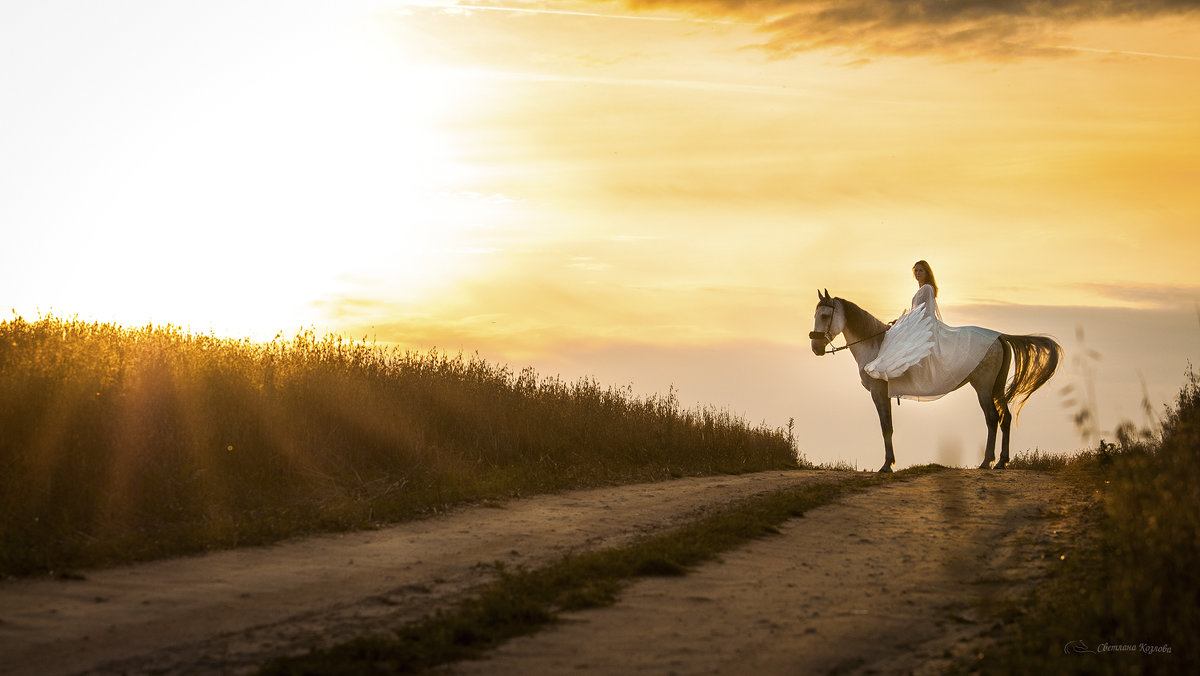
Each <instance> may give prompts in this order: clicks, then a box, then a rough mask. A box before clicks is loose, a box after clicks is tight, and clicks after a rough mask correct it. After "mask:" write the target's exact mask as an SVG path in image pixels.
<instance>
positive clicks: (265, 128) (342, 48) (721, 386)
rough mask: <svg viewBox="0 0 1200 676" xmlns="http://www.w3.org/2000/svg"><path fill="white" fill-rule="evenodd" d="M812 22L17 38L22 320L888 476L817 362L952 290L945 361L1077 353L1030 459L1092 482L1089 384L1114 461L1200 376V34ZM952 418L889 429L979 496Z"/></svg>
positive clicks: (1181, 16)
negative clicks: (152, 326) (1046, 457)
mask: <svg viewBox="0 0 1200 676" xmlns="http://www.w3.org/2000/svg"><path fill="white" fill-rule="evenodd" d="M821 4H822V3H741V2H732V1H722V0H707V1H702V2H691V1H687V2H685V1H683V0H680V1H678V2H675V1H673V0H662V1H659V2H632V1H631V2H604V1H591V2H589V1H564V2H556V3H543V2H526V1H523V0H514V1H513V2H495V3H491V2H480V3H467V2H463V3H457V2H434V1H430V2H386V1H383V0H355V1H352V2H337V3H329V2H318V1H316V0H305V1H302V2H294V1H293V2H283V1H282V0H278V1H272V0H264V1H261V2H249V3H246V2H233V1H217V2H207V3H202V4H192V3H160V2H150V1H149V0H144V1H139V0H116V1H113V2H105V3H95V2H86V1H83V0H75V1H71V0H64V1H48V2H39V3H34V4H29V3H25V4H24V5H23V6H18V5H17V4H15V3H10V4H8V5H5V6H4V8H0V55H2V56H3V58H2V59H0V63H3V64H4V65H2V66H0V91H3V92H5V106H4V111H3V113H0V119H2V120H3V124H2V125H0V185H3V186H4V197H3V199H2V200H0V224H2V225H3V228H4V233H5V244H6V246H5V260H4V265H3V267H2V268H0V288H2V289H3V290H4V294H5V295H4V299H5V302H6V303H7V304H8V305H7V307H10V308H12V309H14V310H15V311H16V312H17V313H18V314H21V315H24V316H27V317H35V316H37V315H38V314H39V313H42V314H45V313H49V312H53V313H55V314H58V315H66V316H71V315H78V316H80V317H81V318H87V319H97V320H103V321H115V322H118V323H121V324H125V325H142V324H145V323H147V322H154V323H168V322H170V323H174V324H180V325H184V326H189V327H192V328H193V329H196V330H200V331H209V330H211V331H214V332H216V333H219V334H222V335H236V336H243V335H245V336H251V337H254V338H258V339H269V338H271V337H272V336H274V335H276V333H278V332H283V333H284V334H290V333H292V332H295V331H296V330H298V329H300V328H302V327H315V328H317V329H319V330H322V331H325V330H327V331H335V332H347V333H349V334H350V335H353V336H355V337H361V336H363V335H368V336H372V337H374V338H376V339H377V340H379V341H381V342H390V343H399V344H402V345H405V346H408V347H413V348H417V349H427V348H429V347H433V346H438V347H440V348H443V349H449V350H452V351H454V350H463V351H466V352H474V351H478V352H480V353H481V354H483V355H484V356H487V357H489V358H495V359H498V360H504V361H511V362H513V363H514V365H515V366H517V367H520V366H521V365H524V364H533V365H535V366H537V367H538V368H539V370H542V371H544V372H547V373H548V374H550V375H553V374H555V373H561V374H563V375H564V376H565V377H568V378H574V377H578V376H583V375H595V376H597V377H599V378H601V379H602V380H605V381H610V382H613V383H614V384H618V385H621V384H625V383H632V384H633V385H634V387H635V388H636V389H637V390H639V391H646V392H655V391H659V392H661V391H666V390H667V389H668V388H669V387H670V386H672V385H675V386H676V387H677V388H678V389H679V391H680V392H681V395H682V398H683V399H684V402H685V404H691V403H693V402H704V403H710V404H714V405H717V406H727V407H729V408H731V409H732V410H733V411H734V412H736V413H739V414H745V415H747V416H748V417H750V418H752V419H755V420H758V419H762V420H765V421H767V422H768V423H769V424H771V425H785V424H786V423H787V420H788V418H795V419H796V424H797V428H798V430H799V432H798V437H799V439H800V446H801V451H803V452H805V453H806V454H807V455H809V456H810V458H812V459H814V460H817V461H823V460H833V459H847V460H850V461H852V462H853V461H859V462H860V464H861V465H862V466H864V467H871V466H874V465H876V464H878V462H877V461H878V458H879V456H880V454H881V449H880V448H879V442H878V439H877V436H878V433H877V431H875V432H872V431H871V430H873V429H874V425H875V423H874V422H873V415H874V412H873V409H872V407H871V405H870V402H869V399H868V397H867V395H866V394H865V392H863V391H862V390H861V388H860V387H859V386H858V384H857V382H856V381H855V374H854V373H853V366H852V365H851V364H849V363H848V359H849V358H848V357H846V358H843V357H824V358H822V359H818V358H816V357H814V356H813V355H812V354H811V352H809V351H808V343H807V339H806V337H805V336H806V334H807V332H808V331H809V330H811V328H812V326H811V324H812V311H813V307H814V305H815V301H816V299H815V292H816V289H817V288H822V289H825V288H828V289H829V290H830V292H831V293H832V294H833V295H835V296H841V297H845V298H847V299H850V300H853V301H855V302H856V303H858V304H859V305H861V306H863V307H864V308H866V309H868V310H870V311H871V312H873V313H875V314H876V315H878V316H879V317H880V318H881V319H884V320H888V319H893V318H895V317H896V316H897V315H898V314H899V313H900V312H901V311H902V310H904V309H905V308H907V306H908V302H909V299H910V298H911V296H912V293H913V291H914V290H915V286H914V283H913V280H912V279H911V267H912V264H913V262H915V261H916V260H919V259H925V260H928V261H930V263H931V264H932V266H933V268H934V270H935V272H936V274H937V277H938V280H939V283H940V284H941V286H942V289H941V296H940V302H941V307H942V311H943V314H944V316H945V319H946V321H947V322H948V323H950V324H952V325H954V324H957V325H963V324H979V325H983V326H988V327H989V328H994V329H996V330H999V331H1002V332H1007V333H1052V334H1054V335H1056V336H1057V337H1058V338H1059V340H1060V342H1062V343H1063V345H1064V347H1066V348H1067V352H1068V360H1067V362H1068V363H1066V364H1065V366H1064V370H1063V372H1062V374H1061V375H1060V376H1059V377H1058V378H1057V379H1056V381H1054V382H1052V384H1051V388H1047V390H1046V391H1045V392H1042V393H1039V394H1038V395H1035V396H1034V398H1033V399H1032V400H1031V402H1030V405H1029V406H1028V407H1027V408H1026V412H1025V413H1023V414H1022V420H1021V423H1023V424H1021V425H1020V426H1019V427H1018V428H1017V430H1016V441H1015V444H1016V445H1015V446H1014V450H1020V449H1022V448H1025V447H1034V446H1040V447H1041V448H1042V449H1043V450H1051V451H1069V450H1074V448H1075V447H1076V446H1079V445H1082V444H1084V443H1088V442H1094V439H1092V440H1089V439H1080V438H1079V437H1078V435H1077V431H1076V430H1075V428H1074V427H1073V426H1072V425H1071V423H1070V421H1069V417H1068V414H1067V413H1066V412H1064V411H1063V409H1062V408H1061V407H1060V401H1059V397H1058V396H1056V395H1055V394H1054V392H1053V390H1055V389H1060V388H1061V387H1063V386H1065V385H1067V384H1069V383H1072V382H1079V381H1081V380H1083V379H1089V378H1090V379H1093V380H1094V382H1095V384H1096V387H1097V391H1098V403H1097V406H1098V408H1099V411H1098V413H1099V415H1100V416H1101V417H1102V418H1103V419H1104V422H1103V425H1105V426H1107V428H1109V429H1111V427H1112V426H1114V425H1116V423H1117V422H1118V421H1119V419H1120V418H1124V417H1129V418H1134V419H1135V421H1137V422H1140V421H1141V419H1140V417H1139V416H1141V415H1142V412H1141V411H1142V409H1141V401H1142V399H1143V397H1144V396H1145V398H1146V399H1148V400H1150V401H1151V403H1153V405H1154V406H1156V407H1158V406H1159V405H1160V404H1161V403H1162V402H1163V401H1165V400H1166V399H1167V398H1169V397H1170V396H1171V395H1172V394H1173V393H1174V392H1175V391H1177V389H1178V385H1179V383H1180V382H1181V379H1182V377H1183V372H1184V369H1185V366H1186V363H1187V360H1188V359H1191V360H1193V361H1195V360H1196V359H1197V358H1198V357H1200V327H1198V326H1197V320H1196V318H1197V306H1196V301H1197V300H1198V299H1200V273H1197V269H1198V268H1197V266H1196V264H1195V260H1194V258H1195V256H1196V255H1197V252H1200V229H1197V228H1196V224H1197V223H1200V200H1197V199H1196V198H1195V195H1194V188H1195V185H1196V183H1197V181H1198V180H1200V155H1198V154H1197V153H1196V149H1197V148H1200V125H1197V124H1196V120H1197V119H1200V88H1197V87H1196V86H1195V83H1196V82H1197V80H1198V78H1200V49H1197V47H1196V45H1195V40H1194V36H1195V35H1196V31H1197V29H1198V28H1200V15H1198V14H1197V12H1196V11H1193V10H1189V9H1186V8H1183V7H1181V6H1177V5H1173V4H1171V3H1156V2H1145V3H1131V4H1130V5H1129V6H1128V7H1127V8H1126V9H1127V10H1128V11H1125V12H1123V13H1121V14H1114V15H1113V16H1106V15H1105V13H1104V11H1103V10H1098V11H1096V12H1083V11H1082V10H1081V8H1082V7H1083V4H1082V3H1081V2H1068V3H1061V6H1057V5H1056V8H1054V9H1047V10H1045V11H1046V14H1045V15H1044V16H1040V15H1038V14H1037V13H1034V14H1030V15H1019V16H1018V15H1009V14H1006V13H1005V12H1006V11H1007V10H1006V9H1005V8H1004V7H1003V6H999V5H998V6H996V7H994V8H992V9H981V10H980V11H979V13H976V14H974V15H972V16H971V17H970V21H971V22H973V23H971V27H972V30H970V31H967V30H963V29H964V28H965V27H966V26H967V19H966V18H963V17H960V16H957V15H955V14H954V13H953V11H954V10H953V9H952V8H950V7H949V6H946V5H944V3H938V4H937V5H936V6H934V5H930V6H929V7H927V8H926V10H927V14H929V16H930V17H931V18H930V19H929V21H928V23H922V21H921V20H919V19H916V18H913V17H914V16H917V14H919V13H914V14H912V15H911V16H909V15H907V14H903V13H896V12H893V11H892V10H891V9H889V8H890V7H891V5H892V4H894V3H885V2H882V1H881V0H862V1H861V2H859V3H858V6H859V8H860V9H861V10H862V11H863V12H868V13H874V14H873V16H874V20H872V21H869V22H859V21H857V20H856V19H854V18H853V17H851V16H850V14H851V13H844V14H845V15H846V16H843V17H841V18H840V19H839V18H838V17H837V16H835V15H834V14H836V13H833V14H820V15H818V14H816V13H815V10H814V9H812V8H814V7H816V8H819V7H820V6H821ZM917 4H921V5H929V3H928V2H919V3H917ZM902 14H903V15H902ZM934 14H937V16H936V17H934V16H933V15H934ZM1084 15H1087V16H1089V17H1090V18H1089V19H1088V20H1087V21H1082V20H1079V19H1078V17H1079V16H1084ZM6 309H7V308H6ZM1087 349H1095V350H1096V351H1098V352H1099V353H1100V354H1101V355H1102V357H1103V359H1102V360H1101V361H1094V360H1093V361H1092V362H1086V363H1085V362H1084V361H1081V360H1079V359H1072V357H1073V356H1075V357H1078V356H1079V355H1083V354H1088V353H1087V352H1086V350H1087ZM952 399H962V400H963V402H962V403H942V402H939V403H937V404H931V405H928V406H926V405H923V404H914V405H912V406H911V407H910V406H909V405H908V404H905V406H904V407H903V408H902V409H900V411H899V412H898V417H897V453H898V455H899V459H900V464H901V466H904V465H906V464H910V463H913V462H918V461H930V460H934V459H938V458H939V457H940V456H937V453H938V452H942V451H936V452H935V449H937V448H942V449H943V451H944V449H946V448H952V447H962V448H964V450H963V451H962V460H961V462H962V463H963V464H975V463H977V458H975V456H976V449H977V447H978V446H981V445H982V439H977V438H976V437H977V436H979V435H978V428H981V422H980V420H979V419H978V418H979V414H978V411H977V410H973V409H972V407H973V406H975V404H974V401H973V400H972V398H971V397H970V396H968V395H963V394H960V395H952V396H951V397H947V400H952ZM906 416H907V422H906ZM818 422H819V423H821V424H818ZM906 424H907V425H908V427H907V428H906ZM840 427H844V428H846V429H853V430H856V431H855V432H853V433H847V434H842V435H839V434H838V428H840ZM929 430H933V431H929ZM906 435H907V437H906ZM944 454H945V453H943V455H944ZM950 460H951V461H956V460H955V459H954V458H953V457H951V458H950Z"/></svg>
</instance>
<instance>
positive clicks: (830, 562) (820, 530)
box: [0, 470, 1071, 674]
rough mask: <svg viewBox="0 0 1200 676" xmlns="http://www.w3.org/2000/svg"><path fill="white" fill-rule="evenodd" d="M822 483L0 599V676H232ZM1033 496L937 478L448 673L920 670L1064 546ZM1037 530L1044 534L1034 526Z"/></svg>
mask: <svg viewBox="0 0 1200 676" xmlns="http://www.w3.org/2000/svg"><path fill="white" fill-rule="evenodd" d="M848 476H849V475H847V474H845V473H831V472H812V471H797V472H768V473H761V474H752V475H744V476H722V477H708V478H688V479H678V480H674V481H669V482H664V483H656V484H640V485H634V486H624V487H615V488H604V489H595V490H587V491H575V492H570V493H563V494H559V495H550V496H538V497H533V498H526V499H521V500H514V501H510V502H507V503H504V504H501V505H493V506H479V507H472V508H466V509H462V510H458V511H456V512H453V513H451V514H447V515H444V516H440V517H437V518H432V519H426V520H423V521H419V522H413V523H408V524H403V525H400V526H395V527H390V528H387V529H382V530H378V531H371V532H363V533H354V534H347V535H338V536H326V537H319V538H311V539H306V540H301V541H296V542H290V543H285V544H281V545H277V546H272V547H264V548H254V549H245V550H238V551H231V552H221V553H215V554H209V555H205V556H200V557H192V558H186V559H178V560H172V561H166V562H159V563H151V564H142V565H137V566H128V567H123V568H117V569H111V570H102V571H92V572H88V573H86V579H83V580H65V581H57V580H36V581H16V582H11V581H10V582H5V583H0V673H4V674H9V673H11V674H74V673H143V672H147V671H161V672H165V673H183V674H192V673H214V672H216V673H238V672H243V671H248V670H252V669H253V668H254V667H255V666H257V665H259V664H261V663H262V662H263V661H265V660H266V659H268V658H270V657H272V656H275V655H280V654H292V653H297V652H303V651H305V650H306V649H308V648H309V647H312V646H322V645H330V644H332V643H337V642H340V641H343V640H346V639H348V638H351V637H354V636H359V635H364V634H371V633H382V632H386V631H387V630H388V628H389V627H395V626H397V625H398V624H401V623H403V622H405V621H411V620H416V619H419V618H420V617H422V616H423V615H425V614H426V613H429V612H430V611H432V610H433V609H435V608H438V607H445V606H448V605H450V604H453V603H454V602H455V601H457V600H458V599H461V598H463V597H464V595H466V594H468V593H470V591H471V589H472V588H474V587H476V586H477V585H479V584H481V583H483V582H486V581H488V580H490V579H491V578H492V576H493V574H494V572H493V567H492V565H491V564H492V563H493V562H495V561H498V560H499V561H505V562H507V563H512V564H518V563H520V564H525V565H529V566H537V565H539V564H541V563H545V562H549V561H551V560H555V559H557V558H558V557H560V556H561V555H562V554H563V553H565V552H567V551H569V550H576V551H581V550H585V549H592V548H598V547H607V546H614V545H618V544H622V543H624V542H628V541H630V540H632V539H635V538H638V537H642V536H644V535H646V534H649V533H653V532H656V531H660V530H665V529H669V528H673V527H676V526H678V525H679V524H680V523H682V522H684V521H686V520H688V519H692V518H696V517H697V516H699V515H701V514H703V513H704V512H705V511H708V510H711V509H712V508H713V507H719V506H721V505H724V504H727V503H728V502H730V501H734V500H737V499H741V498H744V497H747V496H750V495H755V494H760V493H764V492H768V491H773V490H777V489H780V488H784V487H787V486H793V485H797V484H800V483H806V482H824V481H840V480H844V479H845V478H847V477H848ZM1069 499H1071V498H1069V496H1068V494H1067V492H1066V491H1065V490H1063V489H1062V488H1061V487H1060V486H1059V485H1058V484H1057V482H1056V480H1055V479H1054V478H1053V477H1049V476H1046V475H1040V474H1034V473H1025V472H1014V471H1007V472H995V473H989V472H979V471H972V470H948V471H944V472H939V473H937V474H933V475H929V476H924V477H920V478H916V479H912V480H909V481H905V482H896V483H892V484H888V485H885V486H881V487H876V488H873V489H871V490H869V491H867V492H865V493H860V494H855V495H853V496H850V497H848V498H845V499H844V500H843V501H842V502H841V503H839V504H835V505H829V506H826V507H822V508H819V509H816V510H813V511H811V512H809V514H808V515H807V517H806V518H801V519H794V520H792V521H790V522H789V523H788V524H786V525H785V526H784V527H783V528H781V530H782V531H783V533H782V536H779V537H772V538H769V539H766V540H762V541H759V542H756V543H753V544H751V545H750V546H748V547H745V548H743V549H740V550H738V551H735V552H732V553H729V554H726V555H725V556H723V557H722V560H721V561H719V562H715V563H712V564H708V565H705V566H702V567H700V568H699V569H698V570H696V571H695V572H694V573H693V574H691V575H688V576H686V577H683V578H677V579H676V578H673V579H646V580H642V581H639V582H637V583H636V584H635V585H633V586H632V587H631V588H630V589H629V590H628V591H627V592H626V593H625V594H623V595H622V598H621V601H620V602H619V603H618V604H617V605H616V606H614V607H612V608H607V609H601V610H594V611H587V612H582V613H575V614H570V615H567V616H566V617H565V620H566V621H564V622H562V623H560V624H559V625H558V626H556V627H552V628H550V629H548V630H546V631H544V632H542V633H540V634H538V635H536V636H533V637H529V638H525V639H519V640H517V641H513V642H511V643H509V644H508V645H506V646H505V647H503V648H502V649H500V650H499V651H497V652H496V653H495V654H494V655H493V656H492V657H491V658H490V659H488V660H486V661H481V662H473V663H465V664H462V665H459V666H458V667H457V669H458V670H459V672H460V673H513V674H516V673H521V674H528V673H557V672H561V671H566V670H576V669H581V668H586V669H588V670H589V671H591V672H593V673H628V672H629V671H631V670H642V671H647V672H653V673H667V672H675V673H735V672H740V673H745V670H746V669H748V668H753V669H756V670H758V671H759V672H760V673H766V674H774V673H779V674H784V673H808V672H812V671H818V672H825V671H829V670H830V669H834V668H840V669H842V670H843V671H851V672H852V671H855V670H860V669H861V670H870V669H877V670H878V669H882V670H883V671H884V672H885V673H888V672H894V671H901V672H904V671H918V672H919V671H921V670H923V669H934V670H936V667H937V665H938V664H940V663H942V662H941V661H942V660H944V659H945V658H946V657H947V656H949V655H954V654H958V653H959V652H963V651H969V650H970V649H971V646H972V645H973V644H972V641H974V640H977V637H978V636H979V635H980V634H982V633H985V631H986V629H987V628H988V627H987V626H986V615H987V609H986V607H981V606H980V603H981V602H982V603H984V604H986V602H987V600H988V599H989V598H991V597H995V596H996V595H997V594H1001V593H1012V592H1013V591H1014V590H1017V589H1018V588H1019V586H1020V585H1021V584H1023V583H1024V581H1026V580H1028V579H1030V578H1033V577H1036V576H1037V575H1039V574H1040V571H1041V570H1042V569H1043V568H1044V567H1045V566H1047V565H1050V564H1049V563H1048V562H1047V561H1045V560H1043V559H1041V558H1040V555H1039V553H1038V552H1039V548H1038V547H1037V546H1035V545H1037V544H1038V543H1042V544H1045V542H1046V540H1047V538H1053V537H1055V535H1054V532H1055V531H1059V532H1060V533H1061V531H1063V530H1064V529H1065V528H1067V527H1069V525H1068V524H1065V523H1064V522H1063V519H1062V518H1054V517H1053V515H1054V514H1056V513H1059V512H1061V511H1062V503H1063V502H1064V501H1066V500H1069ZM1047 513H1049V514H1050V515H1051V516H1052V518H1039V516H1044V515H1045V514H1047Z"/></svg>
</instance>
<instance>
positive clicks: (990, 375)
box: [969, 340, 1010, 469]
mask: <svg viewBox="0 0 1200 676" xmlns="http://www.w3.org/2000/svg"><path fill="white" fill-rule="evenodd" d="M1007 375H1008V346H1007V345H1005V344H1004V343H1003V342H1002V341H1001V340H997V341H996V342H995V343H994V344H993V345H992V347H991V348H989V349H988V351H987V354H986V355H984V357H983V359H982V360H981V361H980V362H979V366H976V367H975V370H974V371H973V372H972V373H971V377H970V379H969V380H970V383H971V387H973V388H975V394H976V395H977V396H978V397H979V407H980V408H982V409H983V419H984V421H985V422H986V423H987V430H988V436H987V447H986V448H985V449H984V455H983V463H982V464H980V465H979V469H990V468H991V466H992V462H993V461H994V460H995V459H996V429H997V428H998V427H1001V423H1003V429H1004V443H1003V453H1004V455H1002V456H1001V462H1000V463H999V464H997V465H996V466H997V467H998V468H1003V467H1004V465H1005V464H1007V462H1008V423H1009V417H1010V416H1009V415H1007V413H1005V414H1003V415H1002V414H1001V409H1000V407H1001V405H1002V404H1003V399H1004V382H1005V379H1006V377H1007ZM1003 409H1004V411H1006V412H1007V410H1008V406H1007V405H1006V404H1005V405H1003Z"/></svg>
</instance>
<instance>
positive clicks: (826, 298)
mask: <svg viewBox="0 0 1200 676" xmlns="http://www.w3.org/2000/svg"><path fill="white" fill-rule="evenodd" d="M825 300H833V299H832V298H830V297H829V289H825Z"/></svg>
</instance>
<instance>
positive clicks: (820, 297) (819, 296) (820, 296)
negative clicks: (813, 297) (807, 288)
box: [817, 289, 825, 302]
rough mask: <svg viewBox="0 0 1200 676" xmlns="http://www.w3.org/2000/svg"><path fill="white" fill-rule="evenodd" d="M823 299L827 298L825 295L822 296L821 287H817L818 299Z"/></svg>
mask: <svg viewBox="0 0 1200 676" xmlns="http://www.w3.org/2000/svg"><path fill="white" fill-rule="evenodd" d="M823 300H825V296H822V295H821V290H820V289H817V301H818V302H820V301H823Z"/></svg>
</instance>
